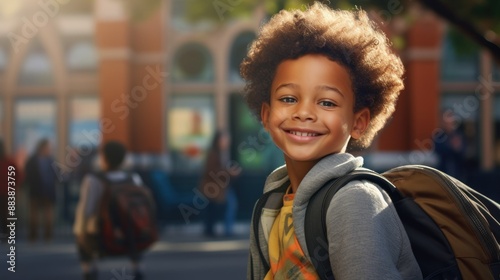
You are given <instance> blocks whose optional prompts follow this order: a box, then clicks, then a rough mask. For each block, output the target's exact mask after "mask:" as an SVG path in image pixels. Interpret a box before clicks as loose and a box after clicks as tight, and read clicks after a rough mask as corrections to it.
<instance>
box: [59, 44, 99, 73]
mask: <svg viewBox="0 0 500 280" xmlns="http://www.w3.org/2000/svg"><path fill="white" fill-rule="evenodd" d="M66 61H67V67H68V69H70V70H73V71H87V70H95V69H97V62H98V61H97V51H96V48H95V46H94V44H93V43H92V42H86V41H83V42H78V43H76V44H73V45H72V46H71V48H70V49H69V51H68V55H67V58H66Z"/></svg>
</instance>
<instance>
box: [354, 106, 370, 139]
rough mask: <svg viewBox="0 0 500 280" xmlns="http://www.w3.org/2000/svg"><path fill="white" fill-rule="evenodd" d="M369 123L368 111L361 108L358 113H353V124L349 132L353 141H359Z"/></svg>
mask: <svg viewBox="0 0 500 280" xmlns="http://www.w3.org/2000/svg"><path fill="white" fill-rule="evenodd" d="M369 123H370V110H369V109H368V108H363V109H361V110H359V111H358V112H356V113H354V123H353V126H352V130H351V137H352V138H354V139H359V138H361V136H363V133H365V130H366V128H368V124H369Z"/></svg>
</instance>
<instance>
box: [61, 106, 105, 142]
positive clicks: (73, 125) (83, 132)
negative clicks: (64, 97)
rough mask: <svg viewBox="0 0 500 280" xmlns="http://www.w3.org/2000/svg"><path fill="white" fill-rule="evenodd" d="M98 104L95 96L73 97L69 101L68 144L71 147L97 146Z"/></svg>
mask: <svg viewBox="0 0 500 280" xmlns="http://www.w3.org/2000/svg"><path fill="white" fill-rule="evenodd" d="M100 115H101V114H100V104H99V98H97V97H73V98H72V99H71V101H70V124H69V144H70V146H71V147H74V148H80V147H86V148H88V147H97V146H98V145H99V141H100V139H101V131H100V130H99V119H100Z"/></svg>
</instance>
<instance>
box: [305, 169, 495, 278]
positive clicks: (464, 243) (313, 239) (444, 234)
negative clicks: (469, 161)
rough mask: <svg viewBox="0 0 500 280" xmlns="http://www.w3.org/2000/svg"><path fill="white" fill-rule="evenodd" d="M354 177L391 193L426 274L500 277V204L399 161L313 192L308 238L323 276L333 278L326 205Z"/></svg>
mask: <svg viewBox="0 0 500 280" xmlns="http://www.w3.org/2000/svg"><path fill="white" fill-rule="evenodd" d="M352 180H368V181H371V182H373V183H376V184H377V185H379V186H380V187H381V188H382V189H383V190H384V191H386V192H387V193H388V194H389V196H390V197H391V200H392V202H393V204H394V206H395V208H396V211H397V212H398V215H399V218H400V219H401V221H402V224H403V226H404V228H405V230H406V233H407V235H408V237H409V239H410V243H411V247H412V250H413V253H414V255H415V258H416V260H417V262H418V264H419V266H420V269H421V271H422V275H423V278H424V279H426V280H427V279H429V280H430V279H433V280H437V279H440V280H441V279H443V280H444V279H450V280H451V279H457V280H460V279H484V280H486V279H488V280H490V279H491V280H493V279H494V280H499V279H500V246H499V241H500V223H499V221H500V205H499V204H498V203H496V202H494V201H493V200H491V199H489V198H487V197H486V196H484V195H482V194H480V193H478V192H477V191H475V190H473V189H472V188H470V187H468V186H467V185H465V184H464V183H462V182H460V181H459V180H457V179H455V178H453V177H451V176H449V175H447V174H445V173H443V172H441V171H439V170H436V169H433V168H430V167H427V166H421V165H407V166H401V167H397V168H394V169H391V170H389V171H387V172H385V173H383V174H382V175H379V174H378V173H376V172H374V171H371V170H368V169H364V168H361V169H356V170H354V171H353V172H351V173H349V174H347V175H345V176H343V177H340V178H336V179H334V180H332V181H330V182H328V183H326V184H325V185H324V186H323V187H322V188H321V189H320V190H318V191H317V192H316V194H314V195H313V196H312V197H311V199H310V200H309V205H308V208H307V210H306V217H305V225H304V226H305V228H306V229H307V230H306V232H305V235H306V244H307V250H308V253H309V256H310V257H311V261H312V263H313V265H314V266H315V268H316V271H317V272H318V275H319V276H320V278H321V279H334V276H333V273H332V271H331V266H330V260H329V255H328V245H327V244H328V241H327V235H326V211H327V208H328V206H329V205H330V201H331V199H332V198H333V196H334V195H335V193H336V192H337V191H338V190H340V189H341V188H342V187H344V186H345V185H346V184H347V183H348V182H350V181H352ZM318 217H320V218H318ZM318 219H320V221H321V222H318Z"/></svg>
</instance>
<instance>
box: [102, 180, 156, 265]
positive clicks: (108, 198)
mask: <svg viewBox="0 0 500 280" xmlns="http://www.w3.org/2000/svg"><path fill="white" fill-rule="evenodd" d="M97 177H98V178H99V179H100V180H101V181H102V182H103V187H104V190H103V195H102V198H101V202H100V209H99V239H100V249H101V253H102V255H131V254H137V253H140V252H142V251H144V250H146V249H147V248H149V247H150V246H151V245H152V244H153V243H154V242H156V241H157V240H158V227H157V225H156V215H155V213H156V212H155V211H156V210H155V203H154V200H153V197H152V195H151V192H150V190H149V188H147V187H145V186H140V185H136V184H135V183H134V181H133V179H132V176H131V175H130V174H128V175H127V178H126V179H125V180H121V181H115V182H112V181H110V180H109V179H108V178H107V176H106V175H105V174H104V173H101V174H97Z"/></svg>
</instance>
